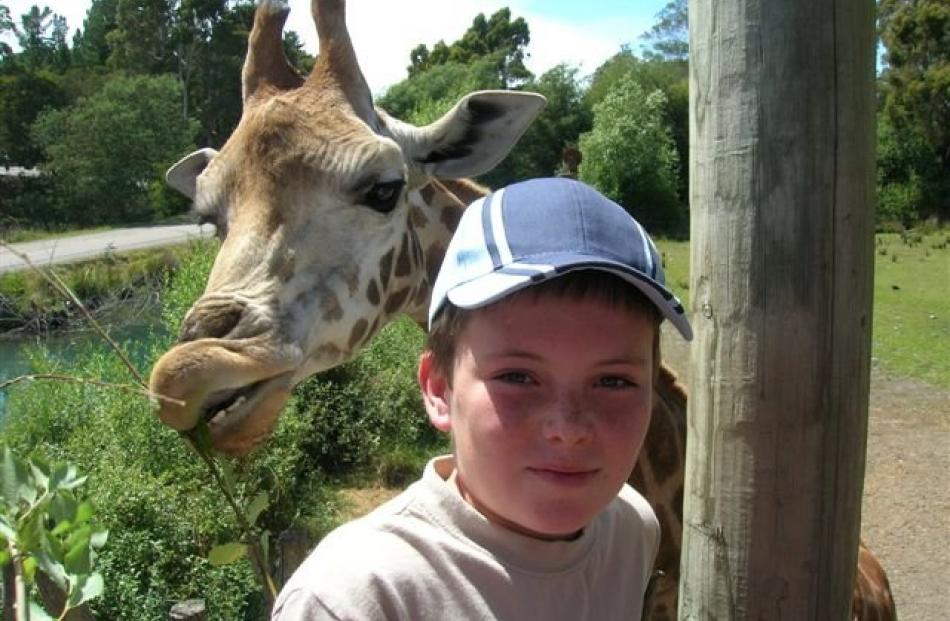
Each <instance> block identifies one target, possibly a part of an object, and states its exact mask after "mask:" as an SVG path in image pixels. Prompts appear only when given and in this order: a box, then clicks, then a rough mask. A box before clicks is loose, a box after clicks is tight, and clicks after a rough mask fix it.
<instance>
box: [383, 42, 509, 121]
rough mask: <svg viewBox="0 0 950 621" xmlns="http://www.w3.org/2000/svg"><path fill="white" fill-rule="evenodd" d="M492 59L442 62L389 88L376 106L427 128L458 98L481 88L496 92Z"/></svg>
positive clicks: (497, 83) (496, 78)
mask: <svg viewBox="0 0 950 621" xmlns="http://www.w3.org/2000/svg"><path fill="white" fill-rule="evenodd" d="M499 88H502V84H501V83H500V82H499V81H498V77H497V75H496V74H495V62H494V60H493V59H492V58H483V59H479V60H477V61H474V62H472V63H469V64H462V63H444V64H440V65H438V66H435V67H433V68H431V69H429V70H428V71H425V72H422V73H418V74H416V75H414V76H412V77H410V78H407V79H405V80H403V81H402V82H398V83H397V84H394V85H393V86H391V87H390V88H389V89H388V90H387V91H386V94H385V95H383V96H382V97H381V98H380V99H379V101H378V104H379V106H380V107H381V108H383V109H384V110H386V112H388V113H389V114H391V115H393V116H394V117H396V118H398V119H401V120H403V121H406V122H408V123H413V124H414V125H427V124H429V123H431V122H433V121H436V120H438V119H439V117H441V116H442V115H443V114H445V113H446V112H448V111H449V110H450V109H451V108H452V106H454V105H455V104H456V103H457V102H458V100H459V99H461V98H462V97H463V96H465V95H467V94H468V93H470V92H472V91H476V90H482V89H499Z"/></svg>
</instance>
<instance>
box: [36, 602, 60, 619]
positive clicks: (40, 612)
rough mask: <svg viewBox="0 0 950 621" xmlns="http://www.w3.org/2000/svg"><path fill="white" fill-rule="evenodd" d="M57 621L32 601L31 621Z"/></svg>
mask: <svg viewBox="0 0 950 621" xmlns="http://www.w3.org/2000/svg"><path fill="white" fill-rule="evenodd" d="M34 620H35V621H55V619H54V618H53V617H51V616H50V614H49V613H48V612H46V610H45V609H44V608H43V607H42V606H40V605H39V604H38V603H37V602H36V601H34V600H32V599H31V600H30V621H34Z"/></svg>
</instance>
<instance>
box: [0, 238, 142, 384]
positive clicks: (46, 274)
mask: <svg viewBox="0 0 950 621" xmlns="http://www.w3.org/2000/svg"><path fill="white" fill-rule="evenodd" d="M0 246H2V247H3V248H6V249H7V250H9V251H10V252H12V253H13V254H14V255H16V256H17V257H19V258H20V260H21V261H23V262H24V263H26V264H27V265H28V266H29V267H30V269H32V270H34V271H36V272H37V273H39V275H40V276H42V277H43V279H44V280H45V281H46V282H48V283H49V284H50V285H51V286H52V287H53V288H54V289H55V290H56V291H57V292H58V293H59V294H60V295H64V296H66V298H68V299H69V301H71V302H72V303H73V304H75V305H76V306H77V307H78V308H79V310H80V311H82V314H83V315H85V317H86V319H87V320H88V321H89V323H90V324H92V327H93V328H95V330H96V332H98V333H99V335H100V336H101V337H102V338H103V339H105V340H106V342H107V343H109V346H110V347H111V348H112V350H113V351H114V352H115V353H116V355H117V356H119V358H120V359H121V360H122V363H123V364H124V365H125V366H126V368H127V369H128V370H129V373H131V374H132V377H134V378H135V379H136V381H137V382H138V383H139V384H140V385H141V386H142V387H145V386H146V385H147V384H146V382H145V378H143V377H142V374H141V373H139V370H138V369H136V368H135V365H133V364H132V361H130V360H129V358H128V356H126V355H125V352H124V351H122V348H121V347H119V345H118V344H117V343H116V342H115V341H113V340H112V337H111V336H109V334H108V333H107V332H106V331H105V330H104V329H103V328H102V326H100V325H99V322H98V321H96V319H95V317H93V316H92V313H90V312H89V309H87V308H86V305H85V304H83V303H82V302H81V301H80V300H79V298H78V297H76V294H75V293H73V292H72V290H71V289H70V288H69V287H68V286H67V285H66V283H64V282H63V281H62V279H61V278H60V277H59V276H57V275H56V273H55V272H53V271H52V270H48V271H46V270H43V269H42V268H40V267H38V266H37V265H34V264H33V262H32V261H30V258H29V257H28V256H26V255H25V254H23V253H22V252H20V251H19V250H16V249H15V248H13V246H11V245H10V244H8V243H7V242H5V241H3V240H0Z"/></svg>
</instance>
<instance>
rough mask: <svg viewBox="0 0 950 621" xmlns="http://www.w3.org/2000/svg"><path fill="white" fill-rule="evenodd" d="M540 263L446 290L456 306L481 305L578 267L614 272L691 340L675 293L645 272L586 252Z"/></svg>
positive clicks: (523, 264)
mask: <svg viewBox="0 0 950 621" xmlns="http://www.w3.org/2000/svg"><path fill="white" fill-rule="evenodd" d="M543 261H544V262H543V263H541V262H536V263H535V262H532V263H527V262H524V261H519V262H515V263H511V264H509V265H508V266H506V267H504V268H502V269H499V270H495V271H494V272H490V273H488V274H483V275H482V276H479V277H477V278H474V279H472V280H469V281H467V282H465V283H462V284H460V285H458V286H456V287H453V288H452V289H449V291H448V292H447V293H446V297H447V298H448V299H449V301H450V302H452V304H454V305H455V306H458V307H459V308H465V309H472V308H480V307H482V306H486V305H488V304H491V303H492V302H496V301H498V300H500V299H501V298H503V297H505V296H508V295H511V294H512V293H514V292H516V291H519V290H521V289H524V288H526V287H528V286H529V285H532V284H536V283H539V282H542V281H545V280H550V279H552V278H557V277H558V276H562V275H564V274H567V273H570V272H576V271H578V270H589V269H594V270H601V271H605V272H609V273H611V274H615V275H616V276H619V277H620V278H623V279H624V280H625V281H627V282H629V283H630V284H631V285H633V286H634V287H636V288H637V289H638V290H639V291H640V292H641V293H642V294H643V295H645V296H646V297H647V299H649V300H650V301H651V302H653V305H654V306H656V308H657V309H658V310H659V311H660V314H662V315H663V317H664V318H666V319H669V321H670V323H672V324H673V325H674V326H675V327H676V329H677V330H678V331H679V333H680V334H682V335H683V338H685V339H686V340H687V341H690V340H692V338H693V330H692V328H691V327H690V325H689V320H688V319H687V318H686V313H685V311H684V310H683V307H682V305H681V304H680V302H679V300H678V299H677V298H676V296H674V295H673V293H672V292H670V291H669V290H668V289H667V288H666V287H664V286H663V285H661V284H659V283H658V282H656V281H655V280H653V279H651V278H650V277H648V276H646V275H645V274H643V273H641V272H638V271H635V270H632V269H630V268H629V267H627V266H626V265H623V264H622V263H615V262H611V261H605V260H603V259H592V257H590V256H587V255H578V254H561V255H546V256H544V257H543Z"/></svg>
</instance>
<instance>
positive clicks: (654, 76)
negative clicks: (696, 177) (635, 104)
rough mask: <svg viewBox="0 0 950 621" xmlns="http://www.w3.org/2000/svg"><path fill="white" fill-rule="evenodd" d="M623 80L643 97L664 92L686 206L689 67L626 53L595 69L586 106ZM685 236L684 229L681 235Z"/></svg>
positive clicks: (624, 50) (670, 61)
mask: <svg viewBox="0 0 950 621" xmlns="http://www.w3.org/2000/svg"><path fill="white" fill-rule="evenodd" d="M624 76H629V77H631V78H632V79H633V80H634V81H635V82H637V83H638V84H639V85H640V86H641V87H642V88H643V91H644V92H645V93H652V92H653V91H655V90H660V91H663V94H664V95H665V96H666V106H665V107H664V112H663V114H664V116H665V118H666V123H667V125H668V126H669V128H670V132H671V134H672V136H673V142H674V144H675V145H676V153H677V159H678V160H679V162H680V167H679V173H678V175H677V185H676V189H677V194H678V195H679V197H680V199H681V200H683V201H684V202H685V200H686V198H687V197H688V196H689V167H688V166H687V165H686V164H687V163H688V162H689V66H688V63H687V62H686V61H685V60H662V59H658V58H655V57H654V58H651V59H648V60H643V59H640V58H637V57H636V56H635V55H634V54H633V53H632V52H631V51H630V50H629V49H623V50H622V51H621V52H620V53H618V54H616V55H614V56H613V57H612V58H610V59H608V60H607V61H606V62H605V63H604V64H603V65H601V66H600V67H598V68H597V71H595V72H594V76H593V79H592V80H591V83H590V87H589V88H588V89H587V91H586V93H585V94H584V102H585V104H586V105H588V106H591V107H593V106H595V105H597V104H598V103H600V102H601V101H602V100H603V99H604V97H606V95H607V93H608V92H610V89H612V88H613V87H614V86H615V85H616V83H617V82H618V81H619V80H620V79H621V78H623V77H624ZM681 233H683V234H685V229H684V230H683V231H681Z"/></svg>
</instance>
